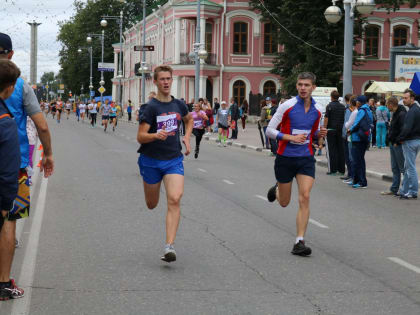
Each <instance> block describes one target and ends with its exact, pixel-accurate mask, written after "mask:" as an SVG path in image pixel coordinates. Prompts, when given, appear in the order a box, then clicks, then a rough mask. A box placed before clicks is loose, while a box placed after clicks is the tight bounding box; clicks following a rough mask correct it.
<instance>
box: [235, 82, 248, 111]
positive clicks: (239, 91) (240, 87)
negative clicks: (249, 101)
mask: <svg viewBox="0 0 420 315" xmlns="http://www.w3.org/2000/svg"><path fill="white" fill-rule="evenodd" d="M245 92H246V86H245V82H244V81H242V80H238V81H236V82H235V83H233V98H234V99H235V102H236V104H238V105H239V106H240V105H241V104H242V102H243V101H244V99H245Z"/></svg>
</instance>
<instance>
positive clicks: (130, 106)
mask: <svg viewBox="0 0 420 315" xmlns="http://www.w3.org/2000/svg"><path fill="white" fill-rule="evenodd" d="M132 112H133V105H132V104H131V100H128V105H127V115H128V121H131V113H132Z"/></svg>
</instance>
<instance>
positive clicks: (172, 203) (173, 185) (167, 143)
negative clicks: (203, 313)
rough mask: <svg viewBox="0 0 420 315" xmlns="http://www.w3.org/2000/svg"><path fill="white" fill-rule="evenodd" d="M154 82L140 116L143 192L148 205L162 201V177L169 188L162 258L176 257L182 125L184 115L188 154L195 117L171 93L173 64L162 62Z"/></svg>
mask: <svg viewBox="0 0 420 315" xmlns="http://www.w3.org/2000/svg"><path fill="white" fill-rule="evenodd" d="M153 82H154V84H155V85H156V87H157V88H158V94H157V96H156V97H155V98H152V99H151V100H150V101H149V102H148V103H147V104H145V105H143V106H142V107H144V109H143V108H142V111H141V114H140V117H139V123H140V125H139V129H138V133H137V141H138V142H139V143H140V144H141V146H140V149H139V153H140V157H139V159H138V164H139V167H140V174H141V176H142V177H143V187H144V196H145V199H146V205H147V207H148V208H149V209H154V208H156V206H157V205H158V202H159V194H160V186H161V183H162V180H163V184H164V185H165V190H166V198H167V205H168V213H167V216H166V245H165V248H164V254H163V256H162V257H161V260H163V261H166V262H172V261H175V260H176V253H175V249H174V242H175V237H176V232H177V230H178V225H179V219H180V216H181V209H180V202H181V197H182V194H183V192H184V165H183V159H184V157H183V155H182V145H181V141H180V135H179V129H180V125H181V119H182V120H183V121H184V123H185V126H186V131H185V136H184V137H183V140H182V141H183V143H184V144H185V155H188V154H189V153H190V150H191V147H190V137H191V132H192V129H193V119H192V116H191V114H190V113H189V112H188V108H187V106H186V105H185V103H184V102H182V101H181V100H178V99H175V98H173V97H172V96H171V94H170V93H171V86H172V82H173V79H172V68H171V67H169V66H165V65H163V66H159V67H157V68H156V69H155V72H154V76H153Z"/></svg>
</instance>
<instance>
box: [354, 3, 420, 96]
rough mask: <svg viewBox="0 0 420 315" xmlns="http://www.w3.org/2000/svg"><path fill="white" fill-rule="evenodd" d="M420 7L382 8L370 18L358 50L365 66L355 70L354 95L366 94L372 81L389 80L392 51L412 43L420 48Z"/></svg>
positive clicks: (399, 77) (398, 78)
mask: <svg viewBox="0 0 420 315" xmlns="http://www.w3.org/2000/svg"><path fill="white" fill-rule="evenodd" d="M419 11H420V5H417V6H416V7H414V8H409V7H408V4H405V5H402V6H401V8H400V9H399V10H397V11H395V12H393V11H391V12H388V11H387V10H386V9H380V8H379V6H378V7H377V8H376V9H375V10H374V11H373V12H372V14H371V15H369V16H368V17H367V24H366V25H365V27H364V34H363V37H362V40H361V41H360V43H358V44H357V45H356V48H355V49H356V51H357V52H358V53H361V54H363V55H364V57H363V58H361V61H364V62H363V64H362V65H360V66H357V67H353V93H355V94H360V93H363V92H364V91H365V90H366V89H367V88H368V87H369V85H370V83H371V82H372V81H389V77H390V49H391V47H395V46H404V45H406V44H410V43H411V44H413V45H415V46H420V33H419V32H420V28H419V23H420V14H419ZM395 80H399V81H401V80H405V81H409V80H411V76H406V77H405V78H404V79H403V77H401V76H399V75H398V74H396V76H395Z"/></svg>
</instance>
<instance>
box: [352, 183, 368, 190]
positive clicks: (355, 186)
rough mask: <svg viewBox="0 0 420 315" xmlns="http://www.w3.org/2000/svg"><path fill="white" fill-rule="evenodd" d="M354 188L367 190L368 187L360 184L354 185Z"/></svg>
mask: <svg viewBox="0 0 420 315" xmlns="http://www.w3.org/2000/svg"><path fill="white" fill-rule="evenodd" d="M352 187H353V188H356V189H358V188H366V187H367V185H366V186H362V185H360V184H354V185H353V186H352Z"/></svg>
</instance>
